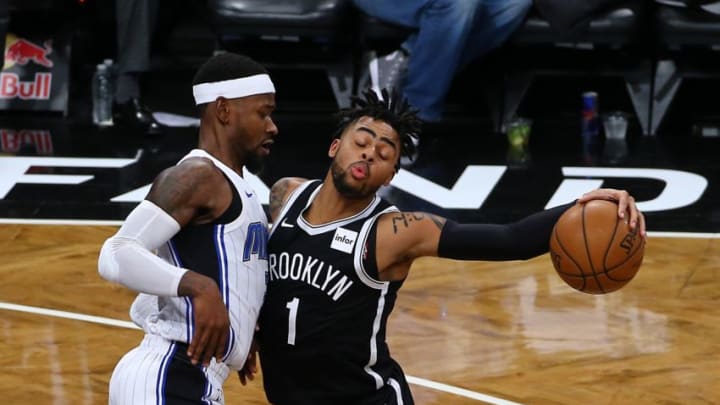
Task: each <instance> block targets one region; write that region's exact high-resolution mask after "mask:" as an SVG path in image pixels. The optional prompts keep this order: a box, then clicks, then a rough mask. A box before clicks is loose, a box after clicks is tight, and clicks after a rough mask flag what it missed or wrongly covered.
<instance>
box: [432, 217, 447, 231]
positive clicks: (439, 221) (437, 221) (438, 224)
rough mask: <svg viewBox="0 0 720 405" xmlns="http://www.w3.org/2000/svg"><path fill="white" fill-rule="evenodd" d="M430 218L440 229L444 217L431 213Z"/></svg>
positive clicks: (443, 222)
mask: <svg viewBox="0 0 720 405" xmlns="http://www.w3.org/2000/svg"><path fill="white" fill-rule="evenodd" d="M430 219H431V220H432V221H433V222H434V223H435V226H437V227H438V229H440V230H442V228H443V226H444V225H445V218H442V217H439V216H437V215H432V214H431V215H430Z"/></svg>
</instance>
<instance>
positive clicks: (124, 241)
mask: <svg viewBox="0 0 720 405" xmlns="http://www.w3.org/2000/svg"><path fill="white" fill-rule="evenodd" d="M193 96H194V98H195V102H196V104H197V105H198V107H199V110H200V116H201V121H200V131H199V132H200V133H199V139H198V146H197V149H195V150H192V151H190V152H189V153H188V154H187V155H186V156H185V157H183V158H182V159H181V160H180V161H179V162H178V163H177V164H176V165H175V166H173V167H171V168H168V169H166V170H164V171H163V172H162V173H160V175H158V177H157V178H156V179H155V181H154V182H153V185H152V188H151V189H150V192H149V194H148V196H147V198H146V200H144V201H143V202H141V203H140V204H139V205H138V206H137V207H136V208H135V209H134V210H133V211H132V212H131V213H130V214H129V215H128V217H127V218H126V220H125V222H124V223H123V225H122V227H121V228H120V230H119V231H118V232H117V233H116V234H115V235H114V236H113V237H111V238H109V239H108V240H107V241H106V242H105V244H104V245H103V247H102V250H101V252H100V258H99V263H98V268H99V272H100V274H101V275H102V276H103V277H104V278H106V279H107V280H110V281H113V282H117V283H120V284H122V285H124V286H126V287H128V288H130V289H132V290H135V291H137V292H139V293H140V294H139V295H138V297H137V298H136V299H135V302H133V305H132V307H131V309H130V315H131V318H132V320H133V322H135V323H136V324H137V325H138V326H140V327H141V328H142V329H143V330H144V331H145V337H144V339H143V341H142V342H141V343H140V345H139V346H137V347H135V348H134V349H132V350H131V351H130V352H128V353H127V354H126V355H125V356H123V358H122V359H121V360H120V362H119V363H118V364H117V366H116V367H115V370H114V371H113V375H112V378H111V380H110V398H109V403H110V404H113V405H115V404H118V405H119V404H123V405H124V404H127V405H136V404H215V405H219V404H222V403H224V396H223V390H222V386H223V383H224V381H225V380H226V379H227V377H228V374H229V373H230V371H231V370H245V368H244V367H245V365H246V359H247V357H248V353H249V352H250V345H251V343H252V340H253V337H254V334H255V326H256V323H257V317H258V315H259V312H260V306H261V305H262V301H263V297H264V295H265V288H266V277H267V215H266V214H265V211H264V210H263V207H262V205H261V203H260V201H259V200H258V197H257V193H255V192H254V191H253V189H252V188H251V187H250V185H249V183H248V182H247V181H246V180H245V179H244V178H243V168H244V167H247V168H248V169H249V170H251V171H252V170H255V169H258V168H259V165H260V163H261V161H262V160H263V159H264V158H265V157H266V156H267V155H268V154H269V153H270V146H271V145H272V143H273V140H274V138H275V136H276V135H277V132H278V131H277V127H276V126H275V123H274V122H273V120H272V118H271V114H272V112H273V110H274V108H275V88H274V85H273V83H272V81H271V80H270V77H269V75H268V73H267V71H266V70H265V68H264V67H263V66H261V65H260V64H258V63H257V62H255V61H253V60H252V59H250V58H247V57H245V56H242V55H237V54H233V53H224V54H219V55H215V56H213V57H212V58H210V59H209V60H208V61H207V62H205V63H204V64H203V65H202V66H201V67H200V69H199V70H198V72H197V73H196V75H195V78H194V79H193ZM249 364H250V365H251V366H252V365H254V362H253V361H250V362H249ZM245 375H248V374H243V373H242V372H241V380H243V379H244V376H245ZM250 375H251V374H250Z"/></svg>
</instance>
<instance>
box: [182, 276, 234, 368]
mask: <svg viewBox="0 0 720 405" xmlns="http://www.w3.org/2000/svg"><path fill="white" fill-rule="evenodd" d="M189 274H191V275H189ZM186 278H188V280H186ZM186 281H187V283H185V282H186ZM184 283H185V284H189V285H187V287H190V291H189V294H186V295H189V296H190V299H191V300H192V306H193V320H194V329H195V330H194V332H193V336H192V339H191V340H190V342H189V343H190V344H189V346H188V351H187V355H188V357H190V361H191V362H192V364H193V365H197V364H202V365H204V366H208V365H209V364H210V360H212V358H213V357H215V359H216V361H220V359H221V358H222V357H223V356H224V355H225V347H226V344H227V339H228V335H229V332H230V317H229V315H228V311H227V308H225V304H224V303H223V300H222V297H221V296H220V290H219V289H218V286H217V283H215V281H214V280H212V279H211V278H209V277H206V276H203V275H201V274H198V273H194V272H192V271H188V272H187V273H186V274H185V276H183V279H182V280H181V282H180V284H181V287H180V288H178V291H181V288H182V286H183V284H184Z"/></svg>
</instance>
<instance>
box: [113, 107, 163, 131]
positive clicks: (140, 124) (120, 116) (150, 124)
mask: <svg viewBox="0 0 720 405" xmlns="http://www.w3.org/2000/svg"><path fill="white" fill-rule="evenodd" d="M113 123H114V125H115V126H116V127H120V128H128V129H134V130H139V131H142V132H143V133H145V134H149V135H158V134H160V133H162V127H161V126H160V124H158V122H157V121H155V118H154V117H153V115H152V111H150V109H149V108H147V107H146V106H145V105H143V104H142V103H141V102H140V100H139V99H137V98H131V99H130V100H128V101H126V102H124V103H121V104H120V103H113Z"/></svg>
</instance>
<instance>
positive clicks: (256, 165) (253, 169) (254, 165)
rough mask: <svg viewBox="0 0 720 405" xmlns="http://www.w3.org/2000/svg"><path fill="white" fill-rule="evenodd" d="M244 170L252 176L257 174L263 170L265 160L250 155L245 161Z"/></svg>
mask: <svg viewBox="0 0 720 405" xmlns="http://www.w3.org/2000/svg"><path fill="white" fill-rule="evenodd" d="M245 168H247V169H248V171H249V172H250V173H252V174H259V173H260V172H262V170H263V169H264V168H265V159H264V158H262V157H261V156H258V155H256V154H250V155H249V156H248V157H247V159H246V160H245Z"/></svg>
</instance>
